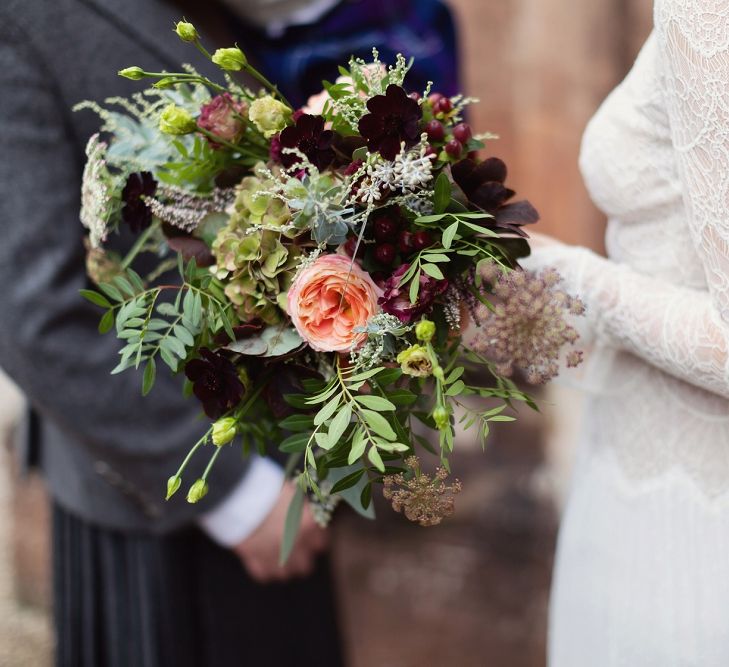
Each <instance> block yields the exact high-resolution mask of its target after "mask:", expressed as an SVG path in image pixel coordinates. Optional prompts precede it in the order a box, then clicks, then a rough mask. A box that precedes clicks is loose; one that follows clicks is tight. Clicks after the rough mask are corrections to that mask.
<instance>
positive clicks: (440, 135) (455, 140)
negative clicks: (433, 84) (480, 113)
mask: <svg viewBox="0 0 729 667" xmlns="http://www.w3.org/2000/svg"><path fill="white" fill-rule="evenodd" d="M428 102H429V103H430V108H431V111H432V116H433V118H432V119H431V120H429V121H426V123H425V126H424V128H423V129H424V131H425V133H426V134H427V135H428V141H429V142H430V145H429V147H428V152H429V153H432V154H436V155H437V154H438V151H437V150H436V149H435V148H434V147H433V144H439V145H442V147H443V150H444V151H445V152H446V154H447V155H448V157H450V158H453V159H458V158H459V157H461V155H462V154H463V152H464V150H465V147H466V144H468V142H469V141H470V140H471V139H472V137H473V133H472V132H471V128H470V126H469V125H468V124H467V123H458V124H457V125H455V126H453V127H450V128H449V127H448V120H449V117H450V116H451V114H452V112H453V103H452V102H451V101H450V100H449V99H448V98H447V97H445V96H444V95H441V94H440V93H433V94H432V95H430V96H429V97H428Z"/></svg>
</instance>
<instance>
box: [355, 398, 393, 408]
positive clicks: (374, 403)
mask: <svg viewBox="0 0 729 667" xmlns="http://www.w3.org/2000/svg"><path fill="white" fill-rule="evenodd" d="M354 400H355V401H357V403H359V404H360V405H364V407H366V408H370V409H371V410H375V411H377V412H388V411H391V410H394V409H395V404H394V403H392V402H390V401H388V400H387V399H386V398H382V397H381V396H374V395H363V396H355V397H354Z"/></svg>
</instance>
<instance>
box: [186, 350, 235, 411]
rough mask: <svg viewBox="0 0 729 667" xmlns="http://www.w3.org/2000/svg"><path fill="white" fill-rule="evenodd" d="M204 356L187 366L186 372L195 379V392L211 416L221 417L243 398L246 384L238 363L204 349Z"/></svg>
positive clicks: (193, 386) (201, 353)
mask: <svg viewBox="0 0 729 667" xmlns="http://www.w3.org/2000/svg"><path fill="white" fill-rule="evenodd" d="M200 357H201V358H200V359H193V360H192V361H190V362H188V364H187V365H186V366H185V375H186V376H187V378H188V380H190V381H191V382H192V391H193V393H194V394H195V396H197V397H198V399H199V400H200V402H201V403H202V405H203V410H204V411H205V414H206V415H207V416H208V417H210V419H218V417H220V416H221V415H223V414H224V413H226V412H227V411H228V410H230V409H231V408H234V407H235V406H236V405H238V403H240V401H241V399H242V398H243V392H244V391H245V390H244V388H243V384H242V383H241V381H240V380H239V379H238V374H237V373H236V372H235V366H233V364H232V362H231V361H230V360H229V359H227V358H226V357H224V356H223V355H222V354H219V353H217V352H212V351H210V350H209V349H208V348H206V347H201V348H200Z"/></svg>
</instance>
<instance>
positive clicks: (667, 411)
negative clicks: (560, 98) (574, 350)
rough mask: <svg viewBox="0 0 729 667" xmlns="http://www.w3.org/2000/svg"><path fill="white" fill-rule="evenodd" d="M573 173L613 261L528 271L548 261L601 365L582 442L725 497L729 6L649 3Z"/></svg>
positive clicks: (676, 0) (549, 256) (646, 474)
mask: <svg viewBox="0 0 729 667" xmlns="http://www.w3.org/2000/svg"><path fill="white" fill-rule="evenodd" d="M581 167H582V171H583V174H584V177H585V181H586V183H587V185H588V188H589V189H590V192H591V195H592V197H593V199H594V200H595V202H596V203H597V204H598V205H599V206H600V207H601V208H602V209H603V210H604V211H605V213H606V214H607V215H608V217H609V226H608V234H607V247H608V255H609V257H610V259H609V260H606V259H604V258H601V257H598V256H597V255H595V254H594V253H591V252H590V251H588V250H585V249H584V248H573V247H568V246H557V247H550V248H546V249H545V250H544V251H537V252H536V254H535V255H536V256H535V258H534V259H533V260H532V265H533V266H538V265H540V264H551V265H556V266H557V268H558V269H559V270H560V271H561V272H562V273H563V274H564V275H565V276H566V278H567V279H568V280H569V281H570V282H571V285H570V287H571V289H572V290H574V291H575V292H576V293H578V294H580V296H582V297H583V299H584V300H585V302H586V304H587V307H588V314H589V316H590V322H591V324H592V327H593V329H594V333H595V335H596V338H597V341H598V343H599V345H598V351H597V352H596V354H598V355H600V354H602V355H603V356H604V357H605V359H606V363H607V365H608V368H607V369H603V381H602V387H601V389H602V391H601V392H600V393H599V394H598V395H596V396H594V397H592V398H591V401H590V408H589V417H588V424H587V429H588V433H587V438H586V439H587V440H588V442H586V443H585V444H586V446H588V447H590V448H593V449H594V451H599V450H600V449H601V448H606V447H607V448H610V449H611V450H613V451H614V452H616V453H617V458H618V460H619V461H620V464H621V467H622V469H623V472H624V474H625V475H626V476H627V477H628V478H629V479H633V480H635V481H636V483H637V482H638V481H640V480H645V479H650V478H655V477H657V476H660V475H662V474H664V473H666V471H668V470H672V469H679V470H681V471H682V472H684V473H685V474H686V475H688V476H689V477H690V478H691V479H692V480H693V481H694V482H695V483H696V484H697V486H698V487H699V488H700V489H701V490H702V491H703V492H704V494H705V495H706V496H708V497H710V498H718V497H719V496H724V495H725V494H726V492H727V491H729V456H728V455H727V452H729V400H727V399H729V1H727V0H657V1H656V4H655V29H654V32H653V34H652V35H651V37H650V38H649V39H648V41H647V43H646V45H645V47H644V48H643V50H642V52H641V54H640V56H639V58H638V60H637V61H636V64H635V66H634V68H633V70H632V71H631V73H630V74H629V75H628V77H627V78H626V80H625V81H624V82H623V83H622V84H621V85H620V86H619V87H618V88H617V89H616V90H615V91H614V92H613V93H612V94H611V95H610V97H609V98H608V99H607V100H606V102H605V103H604V104H603V106H602V107H601V109H600V110H599V111H598V113H597V114H596V116H595V117H594V118H593V120H592V121H591V122H590V125H589V126H588V129H587V132H586V134H585V138H584V142H583V151H582V156H581ZM600 345H601V346H602V349H603V352H602V353H601V352H600V351H599V350H600ZM607 348H610V349H611V350H612V352H611V353H610V354H608V353H606V352H605V350H606V349H607Z"/></svg>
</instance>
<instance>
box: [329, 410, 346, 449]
mask: <svg viewBox="0 0 729 667" xmlns="http://www.w3.org/2000/svg"><path fill="white" fill-rule="evenodd" d="M351 419H352V407H351V406H350V405H345V406H344V407H343V408H342V409H341V410H340V411H339V412H337V414H336V415H335V416H334V419H332V423H331V424H330V425H329V442H330V443H331V445H332V446H334V445H336V444H337V443H338V442H339V439H340V438H341V437H342V436H343V435H344V432H345V431H346V430H347V426H349V422H350V421H351Z"/></svg>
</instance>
